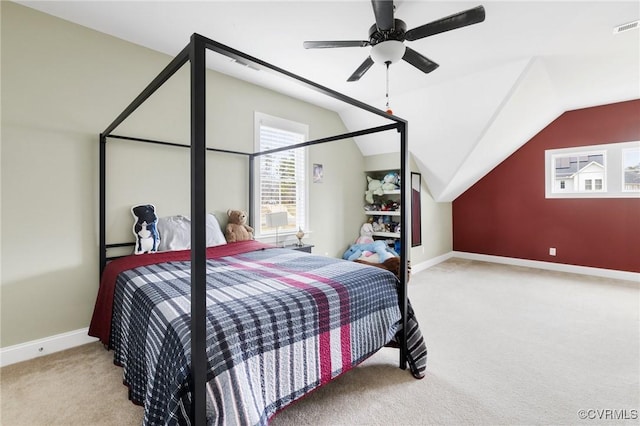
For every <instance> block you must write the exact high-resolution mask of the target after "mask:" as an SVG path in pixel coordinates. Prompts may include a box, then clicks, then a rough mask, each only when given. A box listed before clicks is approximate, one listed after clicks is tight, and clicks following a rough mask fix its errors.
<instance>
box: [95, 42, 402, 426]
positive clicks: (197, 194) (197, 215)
mask: <svg viewBox="0 0 640 426" xmlns="http://www.w3.org/2000/svg"><path fill="white" fill-rule="evenodd" d="M206 49H209V50H211V51H214V52H217V53H220V54H222V55H224V56H227V57H229V58H231V59H234V60H239V61H240V62H242V63H247V62H248V63H250V64H252V65H253V66H255V67H256V68H258V69H261V70H265V71H268V72H270V73H274V74H277V75H280V76H284V77H285V78H287V79H289V80H292V81H294V82H296V83H298V84H300V85H302V86H305V87H307V88H311V89H313V90H315V91H317V92H320V93H322V94H325V95H327V96H330V97H332V98H335V99H337V100H339V101H342V102H344V103H347V104H349V105H352V106H354V107H357V108H360V109H362V110H365V111H368V112H370V113H372V114H375V115H379V116H382V117H384V118H386V119H388V120H391V121H392V122H393V123H392V124H388V125H384V126H378V127H372V128H369V129H363V130H360V131H355V132H349V133H344V134H341V135H335V136H330V137H325V138H321V139H316V140H311V141H306V142H303V143H300V144H297V145H292V146H288V147H286V148H278V149H273V150H268V151H262V152H254V153H246V152H239V151H230V150H221V149H217V148H212V147H207V146H206V138H205V136H206V95H205V93H206V92H205V88H206V61H205V54H206ZM187 62H189V63H190V92H191V94H190V96H191V117H190V128H191V134H190V142H191V143H190V145H186V144H180V143H175V142H165V141H158V140H152V139H144V138H137V137H129V136H121V135H114V134H113V131H114V130H115V129H116V128H117V127H118V126H119V125H120V124H121V123H122V122H123V121H124V120H126V119H127V118H128V117H129V116H130V115H131V114H132V113H133V112H134V111H135V110H136V109H137V108H138V107H139V106H140V105H142V104H143V103H144V102H145V101H146V100H147V99H148V98H149V97H150V96H151V95H152V94H153V93H154V92H155V91H156V90H158V89H159V88H160V87H161V86H162V85H163V84H164V83H165V82H166V81H167V80H169V78H171V76H173V75H174V74H175V73H176V72H177V71H178V70H179V69H180V68H181V67H182V66H184V65H185V64H186V63H187ZM394 129H395V130H396V131H397V132H398V133H399V135H400V173H401V177H402V179H401V205H403V206H406V205H408V202H409V198H408V196H407V188H408V187H407V185H409V184H410V182H411V181H410V175H409V172H410V171H409V168H408V164H409V151H408V144H407V122H406V121H405V120H403V119H401V118H399V117H396V116H394V115H390V114H388V113H386V112H384V111H382V110H379V109H376V108H374V107H372V106H370V105H368V104H365V103H363V102H361V101H358V100H356V99H354V98H351V97H349V96H346V95H344V94H342V93H339V92H336V91H335V90H332V89H329V88H327V87H324V86H322V85H320V84H318V83H315V82H313V81H310V80H308V79H305V78H303V77H300V76H298V75H295V74H293V73H291V72H289V71H286V70H284V69H282V68H279V67H276V66H274V65H272V64H269V63H267V62H264V61H262V60H260V59H257V58H255V57H252V56H250V55H247V54H245V53H243V52H240V51H238V50H236V49H233V48H231V47H228V46H225V45H223V44H221V43H218V42H216V41H213V40H211V39H208V38H206V37H204V36H202V35H199V34H197V33H194V34H192V36H191V39H190V42H189V44H188V45H187V46H186V47H185V48H184V49H183V50H182V51H181V52H180V53H179V54H178V55H177V56H176V57H175V58H173V59H172V60H171V62H170V63H169V64H168V65H167V66H166V67H165V68H164V69H163V70H162V71H161V72H160V74H158V75H157V76H156V77H155V78H154V79H153V80H152V81H151V82H150V83H149V84H148V85H147V87H146V88H145V89H144V90H143V91H142V92H141V93H140V94H139V95H138V96H137V97H136V98H135V99H134V100H133V101H132V102H131V104H129V106H127V107H126V108H125V109H124V110H123V111H122V113H120V115H118V117H117V118H116V119H115V120H114V121H113V122H112V123H111V124H110V125H109V126H108V127H107V128H106V129H105V130H104V131H103V132H102V133H101V134H100V149H99V155H100V160H99V168H100V170H99V180H100V183H99V185H100V188H99V197H100V201H99V207H100V218H99V220H100V224H99V240H100V272H101V273H102V270H103V269H104V266H105V265H106V261H107V255H106V250H107V248H112V247H124V246H127V245H131V243H115V244H107V243H106V144H107V140H108V138H114V139H125V140H130V141H135V142H143V143H154V144H162V145H170V146H179V147H185V148H189V149H190V169H191V171H190V174H191V182H190V185H191V218H192V223H193V226H192V228H191V242H192V244H191V374H190V377H191V383H190V391H191V397H192V401H191V402H192V403H191V412H190V418H191V423H192V424H195V425H204V424H206V379H207V377H206V376H207V355H206V347H205V343H206V324H205V316H206V297H205V292H206V233H205V232H204V231H203V230H204V229H205V228H206V202H205V194H206V192H205V189H206V173H205V172H206V152H207V151H217V152H226V153H230V154H239V155H246V156H248V158H249V174H250V178H249V203H250V205H251V203H252V202H253V169H254V167H253V166H254V164H253V160H254V158H256V157H259V156H260V155H265V154H269V153H275V152H278V151H284V150H291V149H297V148H302V147H306V146H311V145H315V144H320V143H326V142H332V141H337V140H342V139H348V138H353V137H357V136H363V135H367V134H373V133H378V132H383V131H388V130H394ZM249 210H250V212H253V209H252V208H250V209H249ZM407 211H408V209H404V208H403V209H401V214H400V224H401V227H400V240H401V245H400V253H399V254H400V271H399V274H398V275H399V281H400V285H399V290H398V299H399V305H400V312H401V317H402V320H401V321H402V334H401V339H400V340H401V341H400V342H399V343H400V361H399V364H400V368H402V369H406V363H407V361H406V357H407V353H408V350H407V339H406V337H407V311H408V301H407V281H408V255H409V244H407V235H408V230H409V226H410V225H409V220H408V214H407ZM251 215H252V213H250V221H251V223H253V217H251ZM201 231H202V232H201Z"/></svg>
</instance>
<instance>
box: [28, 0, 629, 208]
mask: <svg viewBox="0 0 640 426" xmlns="http://www.w3.org/2000/svg"><path fill="white" fill-rule="evenodd" d="M18 3H21V4H23V5H26V6H29V7H33V8H35V9H38V10H41V11H43V12H46V13H49V14H52V15H55V16H58V17H60V18H63V19H66V20H69V21H72V22H76V23H78V24H81V25H84V26H87V27H89V28H93V29H95V30H98V31H101V32H104V33H107V34H111V35H113V36H116V37H119V38H122V39H125V40H128V41H130V42H133V43H136V44H139V45H142V46H146V47H148V48H151V49H154V50H157V51H160V52H164V53H167V54H169V55H172V56H174V55H176V54H177V53H178V52H179V51H180V50H182V49H183V48H184V47H185V46H186V44H187V43H188V41H189V37H190V36H191V34H192V33H194V32H196V33H200V34H202V35H203V36H205V37H208V38H211V39H213V40H216V41H218V42H220V43H223V44H226V45H229V46H231V47H233V48H235V49H238V50H241V51H243V52H245V53H247V54H249V55H252V56H255V57H257V58H259V59H262V60H264V61H267V62H270V63H272V64H274V65H276V66H278V67H280V68H283V69H285V70H287V71H290V72H293V73H295V74H297V75H299V76H302V77H305V78H307V79H310V80H312V81H315V82H317V83H320V84H322V85H324V86H327V87H329V88H331V89H334V90H337V91H339V92H342V93H344V94H346V95H348V96H351V97H353V98H356V99H358V100H361V101H364V102H365V103H368V104H370V105H373V106H375V107H377V108H380V109H385V96H384V95H385V72H384V67H383V66H380V65H377V64H376V65H374V66H373V67H372V68H371V69H370V70H369V71H368V72H367V73H366V74H365V75H364V77H363V78H362V79H361V80H360V81H358V82H353V83H347V82H346V79H347V78H348V77H349V76H350V75H351V74H352V73H353V71H355V69H356V68H357V67H358V66H359V65H360V64H361V63H362V61H363V60H364V59H365V58H366V57H367V55H368V51H369V48H368V47H367V48H357V47H354V48H342V49H315V50H305V49H303V48H302V42H303V41H304V40H366V39H368V29H369V27H370V26H371V25H372V24H373V23H374V16H373V11H372V8H371V4H370V2H369V1H366V0H358V1H332V2H330V1H307V0H297V1H281V2H274V1H195V2H187V1H84V2H83V1H18ZM395 4H396V12H395V16H396V18H399V19H402V20H403V21H405V22H406V24H407V28H408V29H411V28H414V27H417V26H420V25H422V24H425V23H427V22H431V21H433V20H436V19H439V18H442V17H444V16H447V15H451V14H453V13H457V12H459V11H462V10H466V9H470V8H472V7H475V6H477V5H479V4H482V5H483V6H484V7H485V10H486V20H485V22H483V23H480V24H476V25H472V26H469V27H465V28H461V29H457V30H454V31H450V32H446V33H442V34H439V35H436V36H432V37H428V38H425V39H421V40H416V41H413V42H406V44H407V45H408V46H410V47H412V48H413V49H414V50H416V51H418V52H419V53H421V54H423V55H425V56H427V57H428V58H430V59H431V60H433V61H435V62H437V63H438V64H440V67H439V68H438V69H437V70H435V71H434V72H432V73H430V74H423V73H422V72H420V71H418V70H417V69H415V68H413V67H412V66H411V65H409V64H408V63H406V62H400V63H397V64H393V65H392V66H391V73H390V96H391V108H392V109H393V111H394V113H395V114H396V115H398V116H399V117H402V118H404V119H406V120H408V122H409V134H408V139H409V146H410V150H411V153H412V154H413V155H414V157H415V159H416V161H417V163H418V166H419V168H420V171H421V172H422V173H423V177H424V179H425V180H426V183H427V186H428V188H429V190H430V192H431V194H432V196H433V197H434V199H435V200H437V201H452V200H454V199H455V198H456V197H457V196H458V195H460V194H462V193H463V192H464V191H465V190H466V189H468V188H469V187H470V186H471V185H473V183H474V182H475V181H477V180H478V179H479V178H481V177H482V176H484V175H485V174H486V173H487V172H488V171H490V170H491V169H492V168H493V167H495V166H496V165H497V164H499V163H500V162H501V161H502V160H504V159H505V158H506V157H508V156H509V155H510V154H511V153H513V152H514V151H515V150H516V149H517V148H519V147H520V146H521V145H522V144H524V143H526V142H527V141H528V140H529V139H530V138H531V137H532V136H534V135H535V134H536V133H538V132H539V131H540V130H541V129H542V128H544V127H545V126H546V125H547V124H549V123H550V122H551V121H552V120H553V119H555V118H556V117H557V116H559V115H560V114H562V113H563V112H564V111H568V110H572V109H577V108H583V107H589V106H594V105H601V104H606V103H611V102H618V101H625V100H630V99H638V98H640V31H638V30H632V31H628V32H624V33H621V34H617V35H614V34H613V27H614V26H617V25H620V24H625V23H628V22H631V21H635V20H638V19H639V18H640V2H638V1H635V0H632V1H622V2H614V1H595V2H593V1H592V2H583V1H566V2H556V1H534V2H527V1H480V0H479V1H474V2H468V1H410V0H396V1H395ZM214 56H215V55H214ZM210 66H212V67H214V68H216V69H218V70H219V71H222V72H224V73H227V74H231V75H234V76H236V77H238V78H241V79H245V80H248V81H252V82H255V83H257V84H261V85H264V86H267V87H270V88H273V89H276V90H280V91H283V92H284V93H287V94H289V95H292V96H296V97H300V98H302V99H305V100H307V101H310V102H313V103H317V104H319V105H321V106H324V107H326V108H330V109H333V110H336V111H337V112H338V113H339V114H340V116H341V118H342V120H343V121H344V123H345V125H346V126H347V128H348V129H349V130H350V131H355V130H360V129H363V128H367V127H371V126H373V125H375V124H377V123H381V124H382V123H385V119H384V118H382V117H377V116H372V115H371V114H370V113H363V112H361V111H360V110H355V109H354V108H352V107H348V106H347V105H346V104H343V103H337V102H336V101H334V100H332V99H328V98H326V97H324V96H323V97H320V96H318V95H317V94H316V93H314V92H312V91H310V90H305V89H301V88H299V87H298V86H296V87H292V86H291V84H289V83H285V82H283V81H281V79H278V78H275V77H273V76H270V75H269V74H268V73H265V72H257V71H254V70H251V69H248V68H246V67H242V66H239V65H237V64H233V63H231V62H229V61H228V60H221V59H220V58H217V59H216V58H213V59H210ZM357 143H358V145H359V146H360V149H361V150H362V152H363V154H365V155H372V154H379V153H385V152H392V151H394V150H397V138H395V137H392V138H390V137H389V134H388V133H384V134H381V135H378V136H375V137H373V136H368V137H366V139H365V138H359V139H358V140H357Z"/></svg>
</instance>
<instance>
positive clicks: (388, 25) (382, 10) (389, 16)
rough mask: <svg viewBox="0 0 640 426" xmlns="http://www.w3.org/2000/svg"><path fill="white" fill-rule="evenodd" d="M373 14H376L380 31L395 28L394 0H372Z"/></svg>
mask: <svg viewBox="0 0 640 426" xmlns="http://www.w3.org/2000/svg"><path fill="white" fill-rule="evenodd" d="M371 5H372V6H373V14H374V15H375V16H376V26H377V27H378V31H388V30H390V29H392V28H393V0H371Z"/></svg>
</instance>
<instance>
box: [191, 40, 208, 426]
mask: <svg viewBox="0 0 640 426" xmlns="http://www.w3.org/2000/svg"><path fill="white" fill-rule="evenodd" d="M205 53H206V51H205V43H204V41H203V38H202V37H201V36H199V35H197V34H193V35H192V36H191V43H190V45H189V59H190V62H191V218H192V220H193V226H192V227H191V384H190V387H191V395H192V399H191V412H190V413H189V417H190V420H191V424H192V425H196V426H201V425H202V426H204V425H206V423H207V412H206V409H207V400H206V384H207V353H206V341H207V328H206V318H207V313H206V308H207V306H206V305H207V304H206V301H207V298H206V284H207V282H206V266H207V265H206V262H207V258H206V254H207V248H206V245H207V242H206V236H207V235H206V232H203V230H205V229H206V191H205V183H206V170H205V169H206V152H207V151H206V139H205V129H206V121H205V120H206V113H205V107H206V93H205Z"/></svg>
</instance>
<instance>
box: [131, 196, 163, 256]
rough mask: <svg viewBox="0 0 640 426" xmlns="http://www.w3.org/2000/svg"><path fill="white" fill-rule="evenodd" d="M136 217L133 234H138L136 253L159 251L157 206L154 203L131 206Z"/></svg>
mask: <svg viewBox="0 0 640 426" xmlns="http://www.w3.org/2000/svg"><path fill="white" fill-rule="evenodd" d="M131 213H132V214H133V217H134V219H135V221H134V223H133V235H135V236H136V246H135V250H134V254H142V253H155V252H157V251H158V244H159V243H160V235H159V233H158V228H157V226H156V225H157V223H158V216H156V207H155V206H154V205H153V204H142V205H139V206H134V207H131Z"/></svg>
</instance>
